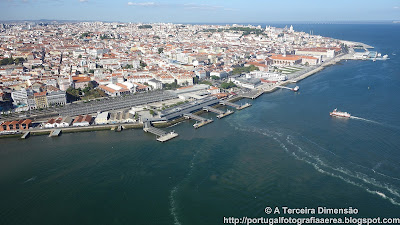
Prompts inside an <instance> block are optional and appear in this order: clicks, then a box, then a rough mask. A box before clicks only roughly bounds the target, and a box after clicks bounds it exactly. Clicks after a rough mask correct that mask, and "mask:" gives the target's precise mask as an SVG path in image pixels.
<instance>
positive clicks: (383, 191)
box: [234, 124, 400, 205]
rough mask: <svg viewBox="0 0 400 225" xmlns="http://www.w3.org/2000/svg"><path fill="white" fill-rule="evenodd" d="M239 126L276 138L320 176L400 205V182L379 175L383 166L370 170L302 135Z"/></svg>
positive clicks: (286, 150) (384, 175)
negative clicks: (339, 180)
mask: <svg viewBox="0 0 400 225" xmlns="http://www.w3.org/2000/svg"><path fill="white" fill-rule="evenodd" d="M239 126H240V125H239ZM239 126H238V125H237V124H236V125H234V127H235V129H237V130H241V131H245V132H255V133H259V134H262V135H265V136H267V137H270V138H272V139H273V140H275V141H276V142H278V144H279V145H280V146H281V148H282V149H283V150H284V151H285V152H287V153H288V154H289V155H291V156H292V157H294V158H295V159H297V160H300V161H303V162H305V163H307V164H309V165H311V166H313V167H314V168H315V170H317V171H318V172H320V173H323V174H326V175H329V176H332V177H335V178H339V179H341V180H343V181H345V182H346V183H349V184H352V185H354V186H357V187H360V188H362V189H364V190H365V191H367V192H368V193H371V194H374V195H377V196H379V197H381V198H383V199H386V200H388V201H390V202H391V203H392V204H394V205H400V188H399V187H400V185H399V184H400V183H399V178H396V177H391V176H388V175H386V174H383V173H378V172H376V171H375V169H378V168H379V167H380V165H379V164H378V165H379V166H375V167H374V168H367V167H365V166H362V165H359V164H357V163H354V162H351V161H349V160H348V159H345V158H343V157H341V156H339V155H337V154H335V153H333V152H332V151H330V150H328V149H326V148H324V147H321V146H320V145H318V144H316V143H315V142H313V141H311V140H309V139H307V138H302V136H301V135H290V134H288V133H287V132H282V131H279V132H275V131H272V130H269V129H258V128H245V127H239Z"/></svg>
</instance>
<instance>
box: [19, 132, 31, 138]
mask: <svg viewBox="0 0 400 225" xmlns="http://www.w3.org/2000/svg"><path fill="white" fill-rule="evenodd" d="M30 136H31V132H30V131H28V132H25V133H24V135H22V137H21V138H22V139H28V138H29V137H30Z"/></svg>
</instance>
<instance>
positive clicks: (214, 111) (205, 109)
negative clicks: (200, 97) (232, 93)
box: [203, 106, 234, 119]
mask: <svg viewBox="0 0 400 225" xmlns="http://www.w3.org/2000/svg"><path fill="white" fill-rule="evenodd" d="M203 110H204V111H207V112H213V113H216V114H218V115H217V118H218V119H221V118H224V117H225V116H229V115H231V114H232V113H234V112H233V111H231V110H226V112H224V111H222V110H219V109H216V108H213V107H209V106H206V107H203Z"/></svg>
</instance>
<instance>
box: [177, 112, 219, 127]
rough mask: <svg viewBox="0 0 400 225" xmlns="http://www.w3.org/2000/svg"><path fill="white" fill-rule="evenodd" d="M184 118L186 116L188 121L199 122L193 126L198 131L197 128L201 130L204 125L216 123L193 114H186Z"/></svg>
mask: <svg viewBox="0 0 400 225" xmlns="http://www.w3.org/2000/svg"><path fill="white" fill-rule="evenodd" d="M183 116H184V117H185V118H187V119H193V120H196V121H197V122H196V123H195V124H194V125H193V127H194V128H196V129H197V128H200V127H202V126H204V125H207V124H209V123H212V122H214V121H213V120H211V119H206V118H203V117H201V116H197V115H194V114H192V113H185V114H184V115H183Z"/></svg>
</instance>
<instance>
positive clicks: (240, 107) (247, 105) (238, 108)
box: [219, 100, 251, 110]
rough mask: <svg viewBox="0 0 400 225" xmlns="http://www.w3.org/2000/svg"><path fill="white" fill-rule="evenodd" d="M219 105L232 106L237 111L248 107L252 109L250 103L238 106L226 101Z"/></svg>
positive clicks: (220, 102)
mask: <svg viewBox="0 0 400 225" xmlns="http://www.w3.org/2000/svg"><path fill="white" fill-rule="evenodd" d="M219 104H221V105H227V106H231V107H233V108H236V109H237V110H241V109H244V108H247V107H250V106H251V104H250V103H246V104H244V105H238V104H236V103H233V102H229V101H224V100H221V101H219Z"/></svg>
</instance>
